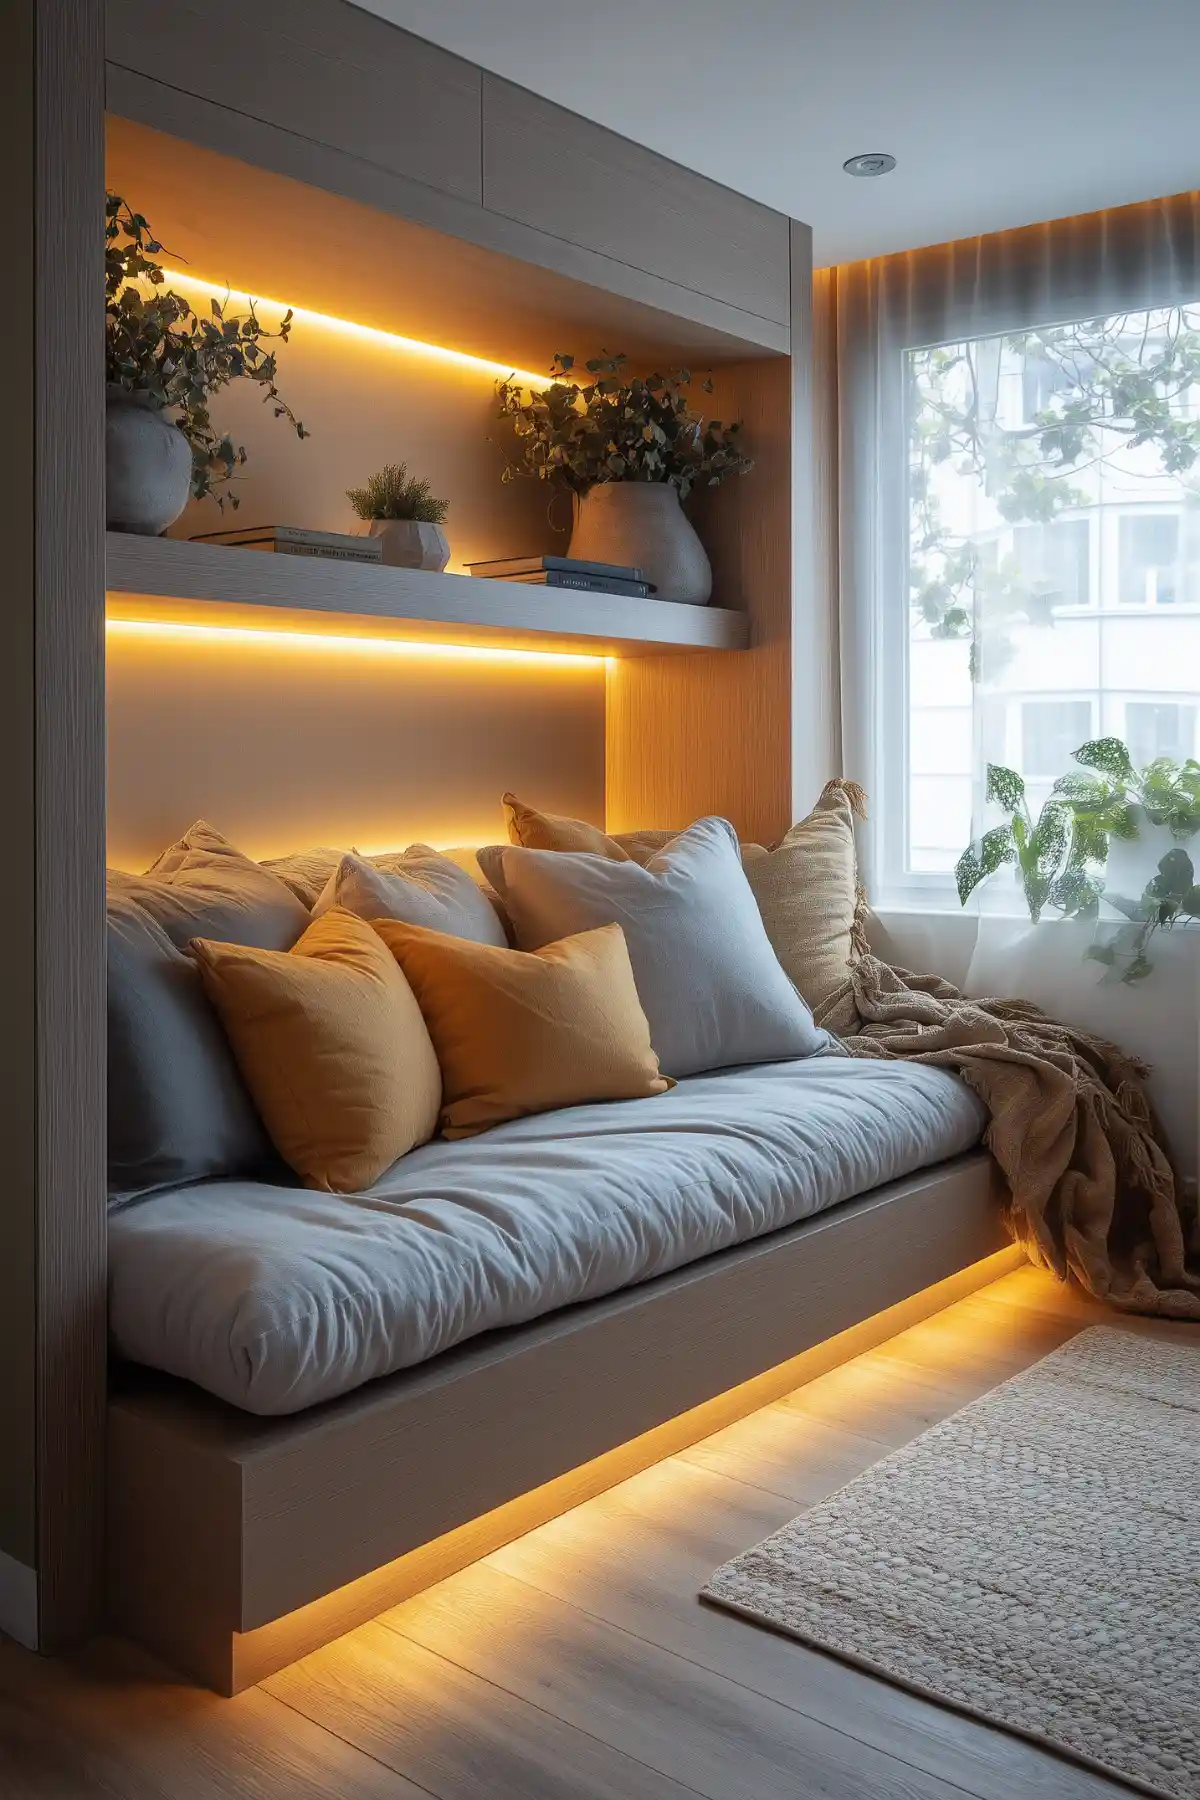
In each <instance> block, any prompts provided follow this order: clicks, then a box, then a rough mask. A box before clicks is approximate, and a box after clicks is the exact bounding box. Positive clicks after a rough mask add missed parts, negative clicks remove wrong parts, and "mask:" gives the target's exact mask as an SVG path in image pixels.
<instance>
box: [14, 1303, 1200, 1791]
mask: <svg viewBox="0 0 1200 1800" xmlns="http://www.w3.org/2000/svg"><path fill="white" fill-rule="evenodd" d="M1102 1319H1110V1320H1111V1319H1112V1315H1111V1314H1107V1313H1106V1312H1104V1311H1103V1309H1101V1308H1100V1307H1098V1306H1096V1305H1094V1304H1093V1303H1091V1302H1090V1301H1088V1300H1086V1299H1084V1298H1083V1297H1081V1296H1079V1295H1076V1294H1073V1293H1068V1292H1067V1291H1066V1290H1064V1289H1062V1288H1060V1287H1059V1286H1058V1285H1057V1284H1056V1283H1054V1282H1053V1281H1051V1280H1050V1278H1049V1277H1047V1276H1045V1275H1042V1274H1040V1273H1037V1272H1035V1271H1034V1270H1032V1269H1024V1270H1021V1271H1019V1272H1018V1273H1016V1274H1014V1275H1009V1276H1006V1277H1005V1278H1004V1279H1003V1280H1001V1281H999V1282H996V1283H995V1284H994V1285H993V1286H991V1287H989V1288H987V1289H985V1290H983V1292H981V1293H979V1294H976V1295H974V1296H972V1297H971V1298H970V1299H968V1300H964V1301H962V1302H960V1303H959V1304H958V1305H956V1306H954V1307H951V1308H949V1309H948V1310H947V1311H946V1312H944V1313H940V1314H938V1316H937V1317H936V1318H934V1319H931V1320H928V1321H927V1322H926V1323H924V1324H922V1325H918V1326H916V1327H914V1328H913V1329H912V1330H910V1331H906V1332H904V1333H903V1334H902V1335H901V1336H899V1337H897V1338H893V1339H892V1340H891V1341H890V1342H889V1343H887V1344H884V1345H883V1346H881V1347H880V1348H879V1349H877V1350H874V1351H871V1352H869V1353H868V1354H866V1355H864V1356H860V1357H859V1358H857V1359H856V1360H855V1361H854V1362H852V1363H848V1364H846V1365H845V1366H844V1367H843V1368H840V1369H836V1370H834V1371H833V1372H832V1373H830V1374H828V1375H824V1376H822V1377H821V1378H820V1379H819V1380H817V1381H813V1382H810V1383H809V1384H808V1385H807V1386H805V1387H802V1388H800V1389H798V1390H797V1391H796V1392H795V1393H794V1394H791V1395H789V1396H788V1397H787V1398H786V1399H784V1400H782V1401H780V1402H778V1403H777V1404H776V1405H773V1406H768V1407H765V1408H764V1409H763V1410H762V1411H761V1412H758V1413H756V1414H754V1415H753V1416H752V1417H751V1418H748V1419H745V1420H742V1421H741V1422H740V1423H738V1424H735V1425H732V1426H729V1427H728V1428H727V1429H726V1430H724V1431H721V1432H718V1433H717V1434H716V1436H714V1437H711V1438H709V1439H707V1440H705V1442H703V1443H700V1444H697V1445H696V1446H695V1447H694V1448H692V1449H690V1450H687V1451H685V1452H684V1453H683V1454H681V1455H679V1456H675V1457H672V1458H670V1459H669V1460H668V1461H666V1462H664V1463H660V1464H659V1465H658V1466H657V1467H655V1468H652V1469H648V1470H646V1471H645V1472H644V1473H642V1474H640V1475H637V1476H634V1477H633V1478H632V1479H631V1480H629V1481H626V1482H624V1483H623V1484H622V1485H621V1486H620V1487H617V1488H613V1489H612V1490H610V1491H609V1492H608V1493H606V1494H603V1495H601V1496H600V1497H599V1498H597V1499H595V1500H591V1501H589V1502H588V1503H587V1504H586V1505H583V1506H580V1507H578V1508H576V1510H575V1511H574V1512H571V1513H568V1514H566V1515H565V1516H564V1517H562V1518H560V1519H557V1520H555V1521H553V1522H552V1523H551V1524H549V1525H545V1526H543V1527H541V1528H540V1529H539V1530H537V1531H534V1532H532V1533H530V1535H529V1536H528V1537H525V1538H522V1539H521V1540H520V1541H519V1542H517V1543H514V1544H511V1545H509V1546H508V1547H507V1548H506V1549H504V1550H501V1551H498V1552H496V1553H495V1554H494V1555H492V1556H489V1557H488V1558H487V1559H486V1560H485V1561H484V1562H482V1563H479V1564H477V1565H476V1566H475V1567H473V1568H471V1569H467V1570H464V1571H463V1572H462V1573H461V1574H458V1575H455V1576H452V1577H451V1578H450V1579H449V1580H448V1581H445V1582H443V1583H442V1584H441V1585H440V1586H439V1587H436V1588H433V1589H431V1590H430V1591H429V1592H428V1593H426V1594H423V1595H421V1596H419V1597H418V1598H417V1599H415V1600H411V1601H408V1602H407V1603H406V1604H405V1605H403V1606H399V1607H396V1608H395V1609H394V1610H393V1611H391V1612H388V1613H385V1614H384V1615H383V1616H382V1617H381V1618H379V1619H377V1620H375V1621H373V1622H372V1623H371V1624H369V1625H365V1626H363V1627H362V1628H361V1629H359V1630H357V1631H354V1632H352V1633H351V1634H350V1635H349V1636H348V1637H345V1638H343V1639H341V1640H340V1641H339V1642H338V1643H336V1644H333V1645H331V1646H329V1647H328V1648H327V1649H325V1650H321V1651H318V1652H316V1653H315V1654H314V1655H312V1656H309V1657H307V1658H305V1660H304V1661H303V1662H300V1663H298V1664H296V1665H295V1666H294V1667H293V1668H291V1669H288V1670H286V1671H285V1672H284V1673H282V1674H279V1675H276V1676H273V1677H272V1678H271V1679H270V1680H269V1681H267V1682H266V1683H265V1684H264V1685H263V1686H262V1687H261V1688H258V1689H255V1690H254V1691H252V1692H250V1693H248V1694H244V1695H242V1696H241V1697H240V1698H239V1699H237V1700H231V1701H230V1700H217V1699H215V1698H213V1697H212V1696H210V1695H207V1694H204V1693H200V1692H197V1691H196V1690H194V1689H191V1688H188V1687H186V1686H184V1685H183V1684H181V1683H179V1682H177V1681H175V1680H173V1679H172V1678H171V1677H170V1676H169V1675H167V1674H165V1673H164V1672H163V1671H162V1670H160V1669H158V1668H157V1667H156V1666H155V1665H154V1664H153V1663H152V1662H150V1660H149V1659H147V1658H145V1657H143V1656H142V1655H140V1653H137V1652H135V1651H133V1650H131V1649H130V1648H128V1647H126V1646H123V1645H119V1644H116V1643H109V1642H102V1643H100V1644H97V1645H94V1646H93V1647H92V1648H91V1649H90V1650H89V1651H88V1652H87V1654H86V1655H85V1656H84V1657H82V1658H80V1659H79V1660H77V1661H74V1662H71V1663H47V1662H44V1661H42V1660H39V1659H38V1658H36V1657H31V1656H28V1655H26V1654H25V1653H24V1652H22V1651H19V1650H17V1649H16V1648H15V1647H14V1646H12V1645H8V1644H5V1643H2V1642H0V1794H2V1795H3V1796H4V1797H5V1800H75V1797H76V1796H79V1797H80V1800H83V1797H85V1796H106V1797H107V1800H218V1797H219V1800H234V1797H235V1796H236V1797H238V1800H240V1797H241V1796H247V1797H250V1796H253V1800H317V1797H318V1796H321V1797H328V1800H416V1797H418V1796H422V1795H425V1796H429V1795H432V1796H435V1797H436V1800H690V1797H692V1796H696V1795H700V1796H704V1797H706V1800H808V1796H814V1797H815V1796H820V1797H821V1800H954V1797H956V1796H962V1795H964V1794H966V1795H973V1796H978V1797H980V1800H1029V1797H1030V1796H1038V1797H1039V1800H1042V1797H1044V1800H1102V1797H1103V1796H1106V1795H1107V1796H1109V1797H1110V1800H1111V1797H1114V1796H1119V1795H1121V1794H1123V1793H1125V1792H1126V1790H1125V1789H1123V1788H1121V1787H1119V1786H1118V1785H1116V1784H1115V1783H1110V1782H1107V1781H1104V1780H1102V1779H1100V1778H1099V1777H1097V1776H1095V1775H1093V1774H1090V1773H1088V1772H1086V1771H1084V1770H1082V1769H1079V1768H1076V1767H1074V1766H1073V1765H1071V1764H1070V1763H1067V1762H1065V1761H1060V1760H1059V1759H1057V1758H1055V1757H1053V1756H1050V1755H1048V1754H1045V1753H1043V1752H1042V1751H1040V1750H1038V1749H1036V1748H1035V1747H1033V1746H1032V1745H1029V1744H1024V1743H1022V1742H1020V1741H1019V1740H1017V1739H1015V1738H1010V1737H1007V1736H1006V1735H1005V1734H1004V1733H1002V1732H998V1731H992V1730H990V1729H988V1728H987V1727H986V1726H983V1725H979V1724H976V1723H975V1722H973V1721H971V1720H968V1719H964V1718H960V1717H958V1716H957V1715H955V1714H954V1713H951V1712H947V1711H944V1710H943V1709H942V1708H940V1707H937V1706H933V1705H930V1704H926V1703H925V1702H923V1701H921V1700H918V1699H916V1698H915V1697H913V1696H911V1695H908V1694H905V1693H903V1692H901V1691H900V1690H899V1689H896V1688H893V1687H890V1686H888V1684H887V1683H885V1682H882V1681H876V1680H873V1679H872V1678H870V1677H869V1676H866V1675H863V1674H861V1673H859V1672H857V1671H855V1670H852V1669H850V1668H848V1667H846V1666H844V1665H843V1664H841V1663H838V1662H836V1661H835V1660H833V1659H832V1658H830V1657H825V1656H822V1655H820V1654H818V1653H817V1652H815V1651H812V1650H808V1649H806V1648H804V1647H803V1646H801V1645H799V1644H795V1643H792V1642H790V1641H788V1640H786V1639H784V1638H781V1637H776V1636H773V1635H772V1634H771V1633H770V1632H767V1631H762V1630H759V1629H757V1628H756V1627H754V1626H752V1625H749V1624H747V1623H746V1622H744V1621H742V1620H740V1619H736V1618H734V1617H732V1616H731V1615H729V1614H726V1613H722V1612H718V1611H716V1610H714V1609H712V1608H709V1607H704V1606H701V1605H700V1604H699V1603H698V1601H697V1598H696V1595H697V1591H698V1589H699V1588H700V1587H701V1585H702V1584H703V1582H704V1580H705V1579H706V1577H707V1576H708V1575H709V1574H710V1573H711V1571H712V1570H713V1569H714V1568H716V1567H717V1565H718V1564H719V1563H721V1562H723V1561H725V1560H726V1558H728V1557H729V1556H731V1555H733V1554H734V1553H735V1552H737V1551H739V1550H742V1549H745V1548H746V1547H748V1546H749V1545H751V1544H753V1543H755V1542H756V1541H757V1540H758V1539H759V1538H761V1537H763V1536H765V1535H766V1534H767V1533H768V1532H770V1531H773V1530H774V1529H775V1528H776V1527H777V1526H779V1525H781V1524H783V1523H784V1522H785V1521H786V1520H787V1519H789V1518H791V1517H793V1516H794V1514H795V1513H797V1512H799V1511H801V1510H802V1509H803V1508H804V1507H806V1506H810V1505H812V1504H813V1503H814V1502H815V1501H817V1500H820V1499H822V1498H823V1497H824V1496H825V1495H826V1494H829V1493H830V1492H832V1491H833V1490H834V1489H835V1488H837V1487H840V1486H841V1485H842V1484H843V1483H844V1482H846V1481H848V1480H850V1479H851V1478H852V1477H853V1476H854V1475H856V1474H857V1473H858V1472H859V1471H860V1470H861V1469H863V1468H865V1467H866V1466H867V1465H868V1464H870V1463H872V1462H874V1461H876V1460H878V1458H879V1457H881V1456H883V1455H885V1454H886V1453H887V1451H888V1450H889V1449H891V1448H893V1447H894V1446H896V1445H898V1444H902V1443H905V1442H906V1441H907V1440H908V1439H910V1438H912V1437H914V1436H916V1435H917V1434H918V1433H919V1432H921V1431H923V1430H924V1429H925V1427H926V1426H927V1425H930V1424H931V1423H933V1421H935V1420H936V1419H940V1418H943V1417H944V1416H945V1415H946V1414H947V1413H950V1412H953V1411H954V1410H955V1409H956V1408H957V1407H960V1406H962V1405H964V1404H965V1403H966V1402H967V1401H968V1400H971V1399H974V1398H975V1397H976V1396H977V1395H979V1394H981V1393H983V1392H985V1391H986V1390H987V1389H988V1388H990V1387H993V1386H995V1385H996V1383H997V1382H1000V1381H1003V1380H1004V1379H1005V1378H1006V1377H1007V1376H1009V1375H1012V1374H1015V1373H1016V1372H1017V1370H1019V1369H1022V1368H1024V1367H1026V1366H1027V1365H1028V1364H1029V1363H1031V1362H1033V1361H1035V1360H1036V1359H1037V1358H1038V1357H1040V1356H1043V1355H1044V1354H1045V1353H1046V1352H1047V1351H1049V1350H1051V1349H1053V1348H1054V1347H1055V1346H1056V1345H1057V1344H1060V1343H1062V1342H1063V1341H1064V1340H1065V1339H1066V1338H1068V1337H1070V1336H1071V1335H1072V1334H1073V1333H1074V1332H1076V1331H1078V1330H1080V1329H1081V1328H1082V1327H1083V1326H1084V1325H1086V1324H1089V1323H1093V1322H1095V1321H1097V1320H1102ZM1118 1322H1119V1323H1121V1324H1123V1325H1124V1326H1126V1327H1127V1328H1128V1329H1130V1330H1135V1331H1145V1332H1150V1333H1155V1332H1159V1333H1162V1334H1163V1335H1173V1334H1174V1332H1176V1331H1177V1330H1178V1329H1179V1328H1178V1327H1171V1326H1168V1325H1159V1324H1157V1323H1155V1322H1152V1321H1145V1320H1122V1321H1118Z"/></svg>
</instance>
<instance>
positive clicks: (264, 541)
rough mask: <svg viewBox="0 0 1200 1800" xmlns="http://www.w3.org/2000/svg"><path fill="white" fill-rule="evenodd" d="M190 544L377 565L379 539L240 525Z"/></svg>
mask: <svg viewBox="0 0 1200 1800" xmlns="http://www.w3.org/2000/svg"><path fill="white" fill-rule="evenodd" d="M192 542H193V544H233V545H234V546H236V548H237V549H239V550H272V551H274V553H275V554H276V556H324V557H328V558H329V559H330V560H331V561H332V562H356V563H381V562H382V561H383V542H382V539H380V538H373V537H352V536H351V535H350V534H349V532H342V531H308V530H306V529H305V528H304V527H303V526H302V525H244V526H242V527H240V529H235V530H233V531H202V532H200V533H199V534H198V535H197V536H196V537H194V538H193V539H192Z"/></svg>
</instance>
